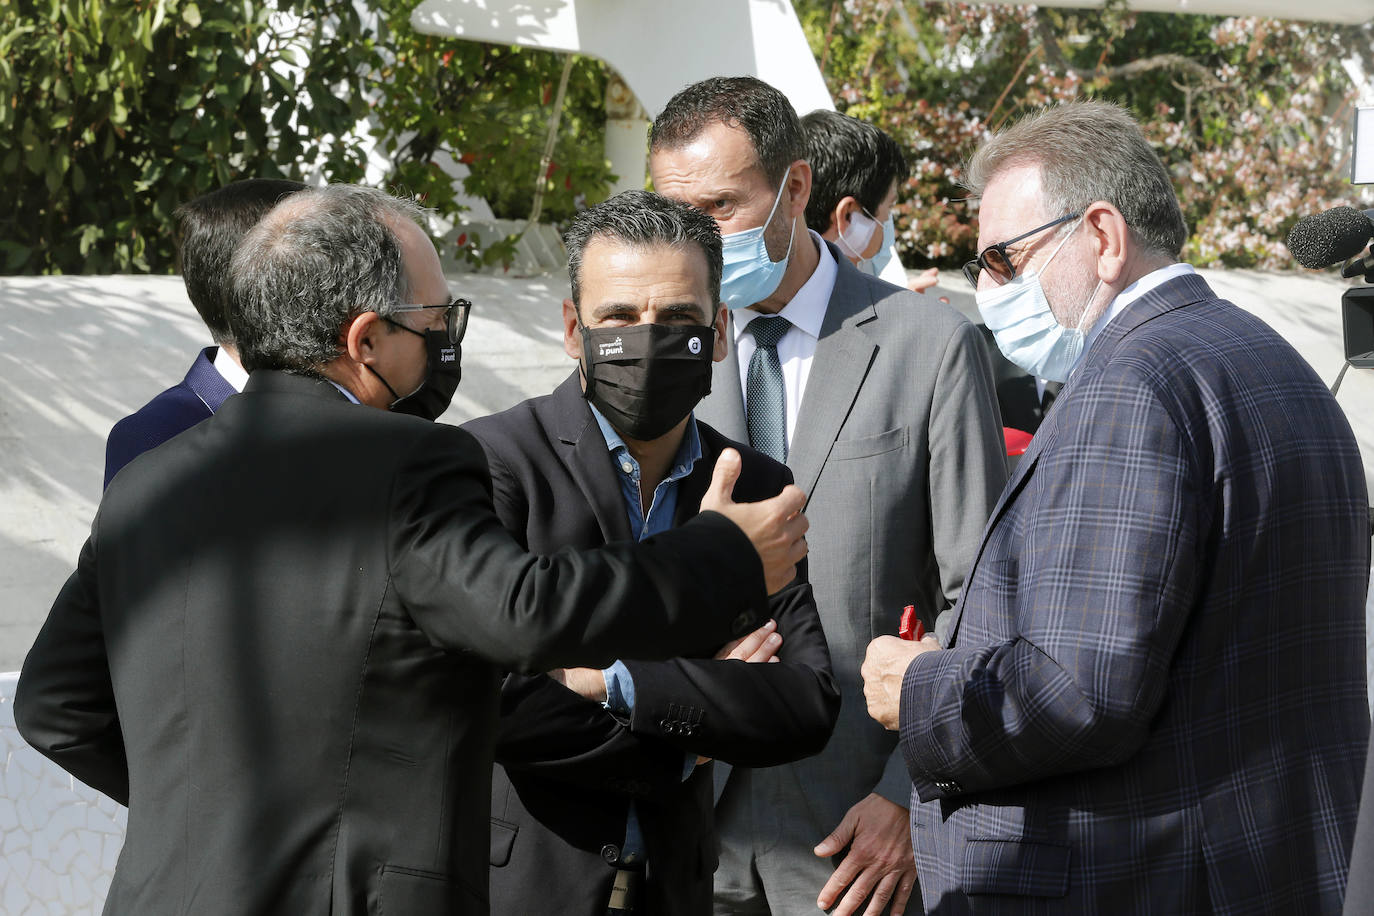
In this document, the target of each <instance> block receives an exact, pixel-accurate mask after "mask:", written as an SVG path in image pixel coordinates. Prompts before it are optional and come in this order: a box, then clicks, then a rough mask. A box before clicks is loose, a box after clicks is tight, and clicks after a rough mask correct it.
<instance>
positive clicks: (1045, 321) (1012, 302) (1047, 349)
mask: <svg viewBox="0 0 1374 916" xmlns="http://www.w3.org/2000/svg"><path fill="white" fill-rule="evenodd" d="M1079 222H1082V217H1079ZM1077 228H1078V223H1077V222H1075V223H1074V224H1073V227H1072V228H1071V229H1070V230H1069V232H1068V233H1067V234H1066V235H1065V236H1064V238H1063V240H1062V241H1060V243H1059V245H1058V246H1057V247H1056V248H1055V249H1054V251H1053V252H1052V253H1051V254H1050V256H1049V257H1048V258H1047V259H1046V260H1045V263H1044V264H1042V265H1041V267H1040V270H1039V271H1030V270H1026V271H1022V272H1021V273H1019V274H1018V275H1017V276H1016V277H1015V278H1014V279H1012V280H1008V281H1007V282H1006V283H1003V284H1002V285H1001V286H998V287H995V288H993V289H987V290H979V291H978V292H977V293H976V294H975V295H974V299H975V301H976V302H977V303H978V312H979V314H981V315H982V316H983V322H984V323H985V324H986V325H987V326H988V330H990V331H992V336H993V339H994V340H996V341H997V348H998V349H999V350H1001V351H1002V354H1003V355H1004V356H1006V358H1007V359H1009V360H1011V361H1012V362H1013V363H1015V364H1016V365H1018V366H1020V367H1021V368H1022V369H1024V370H1026V371H1027V372H1029V373H1030V374H1031V375H1034V376H1038V377H1040V378H1043V379H1049V380H1050V381H1053V382H1064V381H1068V378H1069V375H1070V373H1072V372H1073V370H1074V367H1075V366H1077V365H1078V361H1079V360H1080V359H1082V358H1083V349H1084V344H1085V342H1086V339H1087V335H1086V333H1085V332H1084V330H1083V319H1082V318H1080V319H1079V322H1078V327H1075V328H1066V327H1064V325H1062V324H1060V323H1059V320H1058V319H1057V318H1055V317H1054V312H1052V311H1051V310H1050V301H1049V299H1047V298H1046V297H1045V288H1044V287H1043V286H1041V284H1040V276H1041V275H1042V274H1043V273H1044V272H1045V268H1047V267H1049V266H1050V262H1051V261H1053V260H1054V258H1055V255H1057V254H1059V251H1060V249H1062V248H1063V247H1064V245H1065V244H1066V243H1067V242H1068V240H1069V239H1070V238H1072V237H1073V233H1074V230H1076V229H1077ZM1101 286H1102V283H1101V281H1098V284H1097V288H1095V289H1094V290H1093V295H1092V296H1090V297H1089V299H1088V303H1087V304H1085V307H1084V309H1083V318H1086V317H1087V316H1088V308H1087V305H1091V303H1092V299H1093V298H1094V297H1096V295H1097V289H1098V288H1101Z"/></svg>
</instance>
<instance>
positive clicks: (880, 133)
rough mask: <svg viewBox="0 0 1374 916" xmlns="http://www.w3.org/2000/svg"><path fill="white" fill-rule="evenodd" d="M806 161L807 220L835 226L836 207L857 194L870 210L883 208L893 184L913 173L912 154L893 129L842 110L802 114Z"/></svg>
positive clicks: (819, 227)
mask: <svg viewBox="0 0 1374 916" xmlns="http://www.w3.org/2000/svg"><path fill="white" fill-rule="evenodd" d="M801 127H802V133H803V134H804V135H805V137H806V161H807V162H809V163H811V199H810V200H808V201H807V202H806V225H807V226H809V227H811V228H812V229H814V230H815V231H816V232H822V233H823V232H825V231H826V230H828V229H829V228H830V222H831V220H832V219H833V217H834V213H835V207H836V206H837V205H838V204H839V202H840V201H841V200H843V199H844V198H846V197H853V198H854V199H855V200H857V201H858V202H859V205H860V206H862V207H863V208H864V209H865V210H867V211H868V215H869V216H872V215H873V214H875V213H877V212H878V207H879V206H881V205H882V202H883V199H884V198H885V197H887V192H888V190H889V189H891V187H892V182H894V181H898V182H900V181H901V180H902V179H903V178H906V176H907V164H906V156H905V155H904V154H903V153H902V148H901V147H900V146H899V145H898V144H897V141H896V140H893V139H892V138H891V137H890V136H888V134H887V132H886V131H884V130H882V129H881V128H879V127H878V126H876V125H874V124H870V123H868V122H867V121H860V120H859V119H858V118H851V117H850V116H849V115H844V114H840V113H839V112H838V111H813V112H811V113H810V114H808V115H806V116H805V117H804V118H802V119H801Z"/></svg>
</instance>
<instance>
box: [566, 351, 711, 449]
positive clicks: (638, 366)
mask: <svg viewBox="0 0 1374 916" xmlns="http://www.w3.org/2000/svg"><path fill="white" fill-rule="evenodd" d="M714 344H715V331H714V330H712V329H711V328H706V327H700V326H694V327H683V326H681V325H664V324H641V325H635V326H633V327H626V328H587V327H583V328H582V374H583V377H584V378H586V380H587V390H586V391H584V392H583V393H582V396H583V397H585V398H586V399H587V400H589V401H591V402H592V403H593V404H595V405H596V407H597V409H598V410H600V411H601V412H602V414H604V415H605V417H606V419H607V420H609V421H610V422H611V425H612V426H613V427H615V429H616V431H618V432H619V433H620V434H621V435H624V436H628V437H630V438H631V439H637V440H639V441H640V442H647V441H649V440H651V439H657V438H658V437H659V436H661V435H663V434H664V433H666V432H667V431H668V430H670V429H672V428H673V427H674V426H676V425H677V424H678V422H679V421H680V420H682V418H683V417H685V416H687V414H689V413H690V412H691V410H692V408H693V407H695V406H696V405H697V402H698V401H700V400H701V399H702V398H704V397H706V395H708V394H710V393H711V351H712V348H713V346H714Z"/></svg>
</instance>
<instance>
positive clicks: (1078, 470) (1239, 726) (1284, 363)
mask: <svg viewBox="0 0 1374 916" xmlns="http://www.w3.org/2000/svg"><path fill="white" fill-rule="evenodd" d="M967 184H968V187H969V190H970V191H971V192H972V193H973V194H974V195H975V196H979V197H981V204H980V206H979V226H978V244H979V246H980V247H981V253H980V254H979V256H978V258H977V260H976V261H974V262H970V264H969V265H968V267H967V268H966V272H967V273H968V274H969V278H970V280H971V281H973V282H974V285H975V286H976V288H977V290H978V293H977V296H978V308H979V310H980V311H981V312H982V314H983V317H984V318H985V319H986V321H987V325H988V327H989V328H991V329H992V331H993V333H994V334H996V335H997V342H998V345H999V346H1000V347H1001V348H1002V349H1003V351H1004V352H1005V353H1006V354H1007V356H1008V358H1010V359H1012V360H1013V361H1015V362H1016V363H1018V364H1019V365H1020V366H1021V368H1023V369H1025V370H1026V371H1027V372H1029V373H1031V374H1032V375H1035V376H1039V377H1042V378H1049V379H1055V380H1059V381H1063V382H1065V384H1064V388H1063V391H1062V393H1061V394H1060V396H1059V399H1058V401H1056V403H1055V407H1054V410H1053V411H1052V412H1050V413H1049V414H1048V415H1047V416H1046V417H1045V422H1044V424H1043V425H1042V426H1041V427H1040V430H1039V432H1037V433H1036V435H1035V439H1034V441H1033V442H1032V443H1031V446H1030V449H1029V450H1028V451H1027V452H1026V454H1025V456H1024V458H1023V459H1022V461H1021V463H1020V465H1019V466H1018V468H1017V470H1016V473H1015V474H1014V475H1013V476H1012V479H1011V482H1010V483H1009V484H1008V485H1007V489H1006V491H1005V492H1004V493H1003V496H1002V499H1001V501H1000V502H999V505H998V507H997V509H996V510H995V511H994V513H993V519H992V522H991V523H990V525H989V526H988V529H987V531H986V532H985V534H984V536H983V542H982V545H981V546H980V547H979V552H978V556H977V559H976V560H975V562H974V565H973V568H972V569H971V570H970V571H969V575H968V581H967V584H966V585H965V587H964V596H963V599H962V600H961V601H960V603H959V605H958V607H956V608H955V611H954V613H955V620H954V623H953V627H952V628H951V632H950V634H949V636H948V638H947V639H946V640H944V641H943V646H944V647H943V648H941V646H940V645H939V644H936V642H935V641H934V640H925V641H924V642H922V643H912V642H903V641H901V640H897V639H892V638H888V637H880V638H879V639H877V640H875V641H874V643H873V644H872V646H870V648H869V652H868V659H867V660H866V661H865V664H864V677H865V690H866V692H867V694H868V703H869V707H870V709H871V710H872V711H873V715H874V717H875V718H876V719H878V720H879V721H880V722H882V723H883V724H884V725H886V726H887V727H888V728H897V727H898V726H899V725H900V729H901V748H902V751H903V753H904V755H905V757H906V762H907V768H908V771H909V772H910V774H911V779H912V781H913V787H914V796H915V797H914V798H913V803H914V808H913V812H912V813H913V817H912V837H913V841H914V844H915V847H916V862H917V867H918V869H919V871H920V878H921V889H922V891H923V893H924V895H925V904H926V907H927V910H928V912H930V913H932V914H940V916H944V914H964V913H999V914H1002V913H1005V914H1016V913H1026V914H1030V913H1036V914H1045V913H1065V914H1075V916H1092V914H1101V916H1133V914H1136V916H1154V914H1159V913H1234V914H1246V916H1250V914H1269V913H1272V914H1290V913H1333V914H1334V913H1337V912H1339V911H1340V908H1341V898H1342V896H1343V895H1344V891H1345V887H1346V863H1347V858H1348V856H1349V853H1350V844H1351V837H1352V834H1353V833H1354V829H1355V816H1356V805H1357V802H1358V801H1359V792H1360V776H1361V770H1362V764H1363V762H1364V756H1365V744H1366V741H1367V740H1368V736H1369V709H1368V706H1367V705H1366V704H1367V700H1366V694H1365V659H1364V648H1365V640H1364V597H1365V586H1366V583H1367V582H1368V576H1369V531H1368V528H1367V525H1368V517H1367V505H1368V496H1367V494H1366V492H1365V479H1364V471H1363V468H1362V467H1361V464H1360V454H1359V450H1358V449H1357V447H1356V444H1355V438H1354V436H1353V435H1352V433H1351V430H1350V424H1349V423H1348V422H1347V421H1346V418H1345V416H1344V415H1343V414H1342V413H1341V410H1340V408H1339V407H1338V406H1337V404H1336V402H1335V399H1334V398H1332V397H1331V393H1330V392H1329V391H1327V389H1326V386H1325V385H1323V384H1322V382H1321V380H1320V379H1319V378H1318V377H1317V375H1316V373H1314V372H1313V371H1312V369H1311V367H1310V366H1309V365H1308V364H1307V363H1306V362H1305V361H1304V360H1303V358H1302V357H1301V356H1299V355H1298V353H1297V352H1296V351H1295V350H1294V349H1293V348H1292V347H1291V346H1290V345H1289V344H1288V343H1287V342H1286V341H1284V340H1283V339H1282V338H1281V337H1279V335H1278V334H1276V333H1275V332H1274V331H1273V329H1271V328H1270V327H1268V326H1267V325H1265V324H1264V323H1263V322H1262V321H1260V320H1259V319H1257V318H1255V317H1254V316H1253V315H1251V314H1249V313H1247V312H1243V311H1241V310H1240V309H1238V308H1236V307H1235V306H1234V305H1232V304H1231V303H1229V302H1225V301H1223V300H1220V299H1218V298H1217V297H1216V295H1215V294H1214V293H1213V292H1212V290H1211V289H1210V288H1209V287H1208V286H1207V284H1206V283H1205V282H1204V281H1203V280H1202V279H1201V278H1200V277H1199V276H1198V275H1197V274H1196V273H1195V272H1194V271H1193V269H1192V267H1190V266H1189V265H1188V264H1186V263H1180V262H1179V261H1178V256H1179V252H1180V251H1181V249H1182V247H1183V243H1184V241H1185V240H1186V238H1187V229H1186V226H1185V225H1184V221H1183V215H1182V213H1181V212H1180V210H1179V206H1178V200H1177V198H1176V197H1175V195H1174V190H1173V187H1172V186H1171V185H1170V183H1169V175H1168V172H1167V171H1165V168H1164V165H1163V163H1161V162H1160V160H1159V157H1158V156H1157V155H1156V154H1155V152H1154V150H1153V149H1152V148H1151V147H1150V144H1149V142H1148V141H1147V140H1146V139H1145V136H1144V135H1143V134H1142V133H1141V131H1140V128H1139V126H1138V125H1137V124H1136V123H1135V121H1134V119H1132V118H1131V116H1130V115H1129V114H1127V113H1126V112H1124V111H1122V110H1121V109H1119V108H1117V107H1115V106H1113V105H1109V104H1105V103H1101V102H1077V103H1072V104H1065V105H1062V106H1057V107H1053V108H1048V109H1045V110H1044V111H1042V112H1039V113H1037V114H1034V115H1031V116H1029V117H1027V118H1026V119H1024V120H1022V121H1021V122H1020V123H1018V124H1016V125H1014V126H1012V127H1010V128H1008V129H1006V130H1005V131H1003V132H1001V133H999V134H998V135H996V136H994V137H993V138H992V139H991V140H989V141H987V143H985V144H984V145H983V147H982V148H981V149H980V150H979V151H978V153H977V154H976V155H975V156H974V158H973V161H972V162H971V163H970V165H969V168H968V171H967Z"/></svg>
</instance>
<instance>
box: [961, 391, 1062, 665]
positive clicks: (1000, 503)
mask: <svg viewBox="0 0 1374 916" xmlns="http://www.w3.org/2000/svg"><path fill="white" fill-rule="evenodd" d="M1067 387H1068V386H1067V385H1066V386H1065V388H1067ZM1056 403H1058V402H1057V401H1056ZM1057 416H1062V414H1054V413H1051V414H1047V415H1046V417H1045V422H1044V423H1043V424H1041V426H1040V429H1039V430H1037V431H1036V433H1035V435H1034V436H1033V437H1032V438H1031V444H1030V447H1029V448H1027V449H1026V453H1025V454H1024V455H1022V456H1021V460H1020V461H1018V462H1017V463H1016V470H1015V472H1014V473H1013V474H1012V475H1011V479H1010V480H1008V481H1007V485H1006V486H1005V487H1003V488H1002V495H1001V496H999V497H998V498H997V505H996V506H994V507H993V509H992V515H991V516H990V517H989V518H988V523H987V524H986V525H984V526H983V536H982V538H981V539H980V540H979V542H978V552H977V553H975V554H974V555H973V562H972V563H971V564H969V574H968V578H967V579H965V580H964V588H963V591H962V592H960V594H959V602H958V603H957V604H956V605H955V606H954V623H952V624H951V625H950V630H949V638H948V645H946V646H945V648H946V649H948V648H950V647H951V646H953V645H954V642H955V640H956V638H957V637H958V635H959V624H961V623H963V621H964V598H965V597H967V595H968V591H969V586H970V585H971V584H972V583H973V579H974V576H975V575H976V573H977V571H978V562H979V560H981V559H982V558H983V551H984V550H986V549H987V546H988V539H989V538H990V537H991V535H992V531H993V529H994V528H996V527H997V523H998V522H1000V521H1001V520H1002V516H1003V515H1005V514H1006V511H1007V507H1008V506H1010V505H1011V503H1012V500H1014V499H1015V498H1016V497H1017V496H1018V495H1019V494H1020V492H1021V491H1022V490H1023V489H1025V487H1026V481H1028V480H1030V476H1031V472H1032V471H1033V470H1035V466H1036V465H1037V464H1038V463H1039V461H1040V453H1041V452H1043V451H1044V450H1045V448H1046V447H1047V446H1048V445H1049V444H1050V443H1052V442H1053V441H1054V440H1055V439H1056V438H1057V436H1058V432H1059V430H1058V425H1057V424H1056V423H1055V422H1054V420H1055V418H1056V417H1057Z"/></svg>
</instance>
